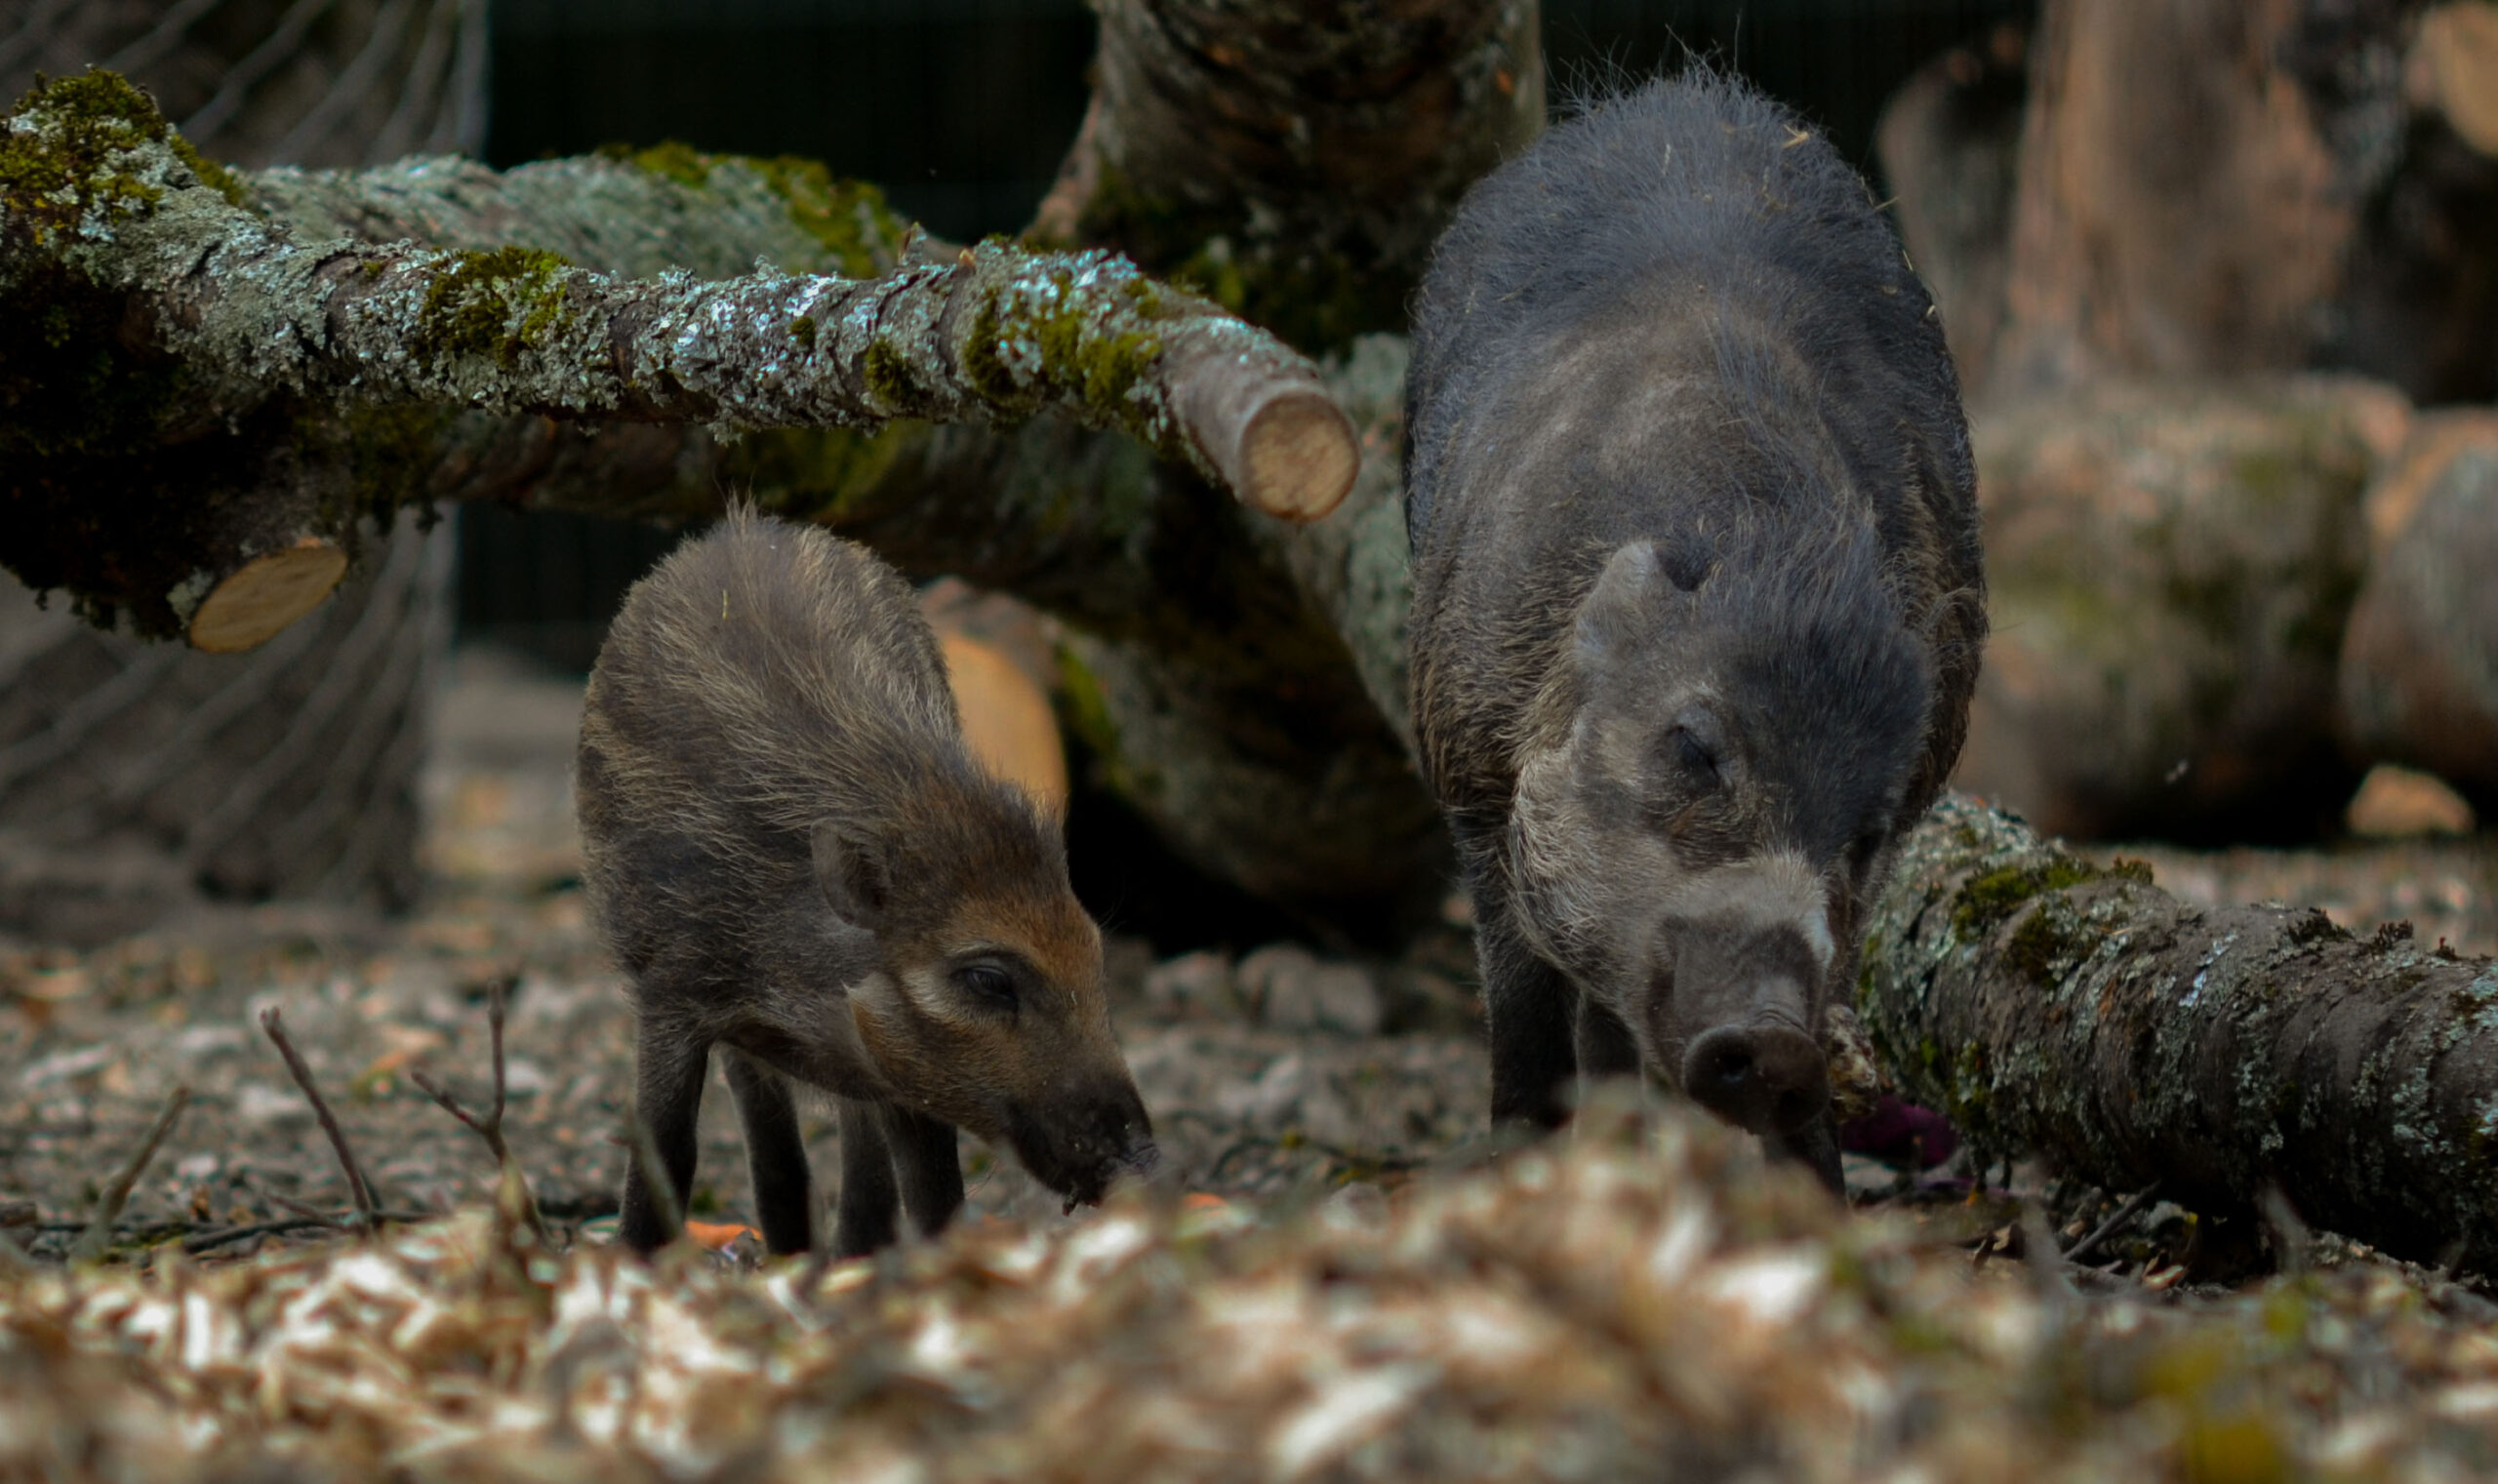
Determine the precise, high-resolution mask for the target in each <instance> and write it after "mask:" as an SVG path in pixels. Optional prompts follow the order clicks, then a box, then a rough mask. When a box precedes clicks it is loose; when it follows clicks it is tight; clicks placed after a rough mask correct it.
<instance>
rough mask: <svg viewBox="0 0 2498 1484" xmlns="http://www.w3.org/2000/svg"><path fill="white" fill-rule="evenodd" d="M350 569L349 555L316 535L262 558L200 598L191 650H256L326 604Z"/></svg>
mask: <svg viewBox="0 0 2498 1484" xmlns="http://www.w3.org/2000/svg"><path fill="white" fill-rule="evenodd" d="M346 572H347V554H346V553H345V552H344V551H342V550H340V549H339V548H338V547H337V546H335V545H332V544H331V543H330V542H328V541H323V540H321V539H320V538H319V537H315V536H307V537H305V538H303V539H302V541H297V542H296V543H295V544H294V545H292V546H287V547H284V548H282V549H279V550H276V551H269V552H264V553H262V555H260V556H256V557H254V558H252V559H251V560H250V561H248V562H245V563H244V564H243V565H242V566H240V567H238V568H236V569H235V570H234V571H232V572H230V573H228V574H227V575H226V577H225V579H224V581H222V582H219V583H218V584H217V585H216V586H215V587H213V588H211V589H209V593H208V596H206V597H204V598H202V599H200V604H199V607H198V609H196V610H195V611H194V612H193V613H192V614H191V622H190V628H189V638H190V643H191V648H193V649H198V650H206V651H207V652H208V653H210V654H212V655H231V654H238V653H240V652H242V651H244V650H247V649H256V648H258V647H259V646H260V645H262V644H263V643H265V642H267V640H268V639H270V638H271V637H272V636H274V635H275V634H276V633H277V632H278V631H279V630H280V629H283V628H285V627H286V626H287V625H288V624H290V623H292V622H295V621H296V620H298V619H300V618H302V617H303V616H304V615H305V614H307V613H310V612H311V611H312V610H313V609H315V608H318V607H320V606H321V600H322V599H324V598H326V597H328V596H329V595H330V593H331V590H332V589H334V588H336V587H337V586H338V585H339V580H340V579H341V578H343V577H345V576H346Z"/></svg>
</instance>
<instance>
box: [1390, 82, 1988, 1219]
mask: <svg viewBox="0 0 2498 1484" xmlns="http://www.w3.org/2000/svg"><path fill="white" fill-rule="evenodd" d="M1414 345H1415V349H1414V360H1413V366H1412V370H1411V374H1410V376H1409V378H1408V380H1407V383H1406V397H1407V408H1406V426H1407V428H1408V429H1409V436H1410V438H1411V440H1412V447H1411V450H1410V458H1409V460H1408V461H1407V469H1406V532H1407V536H1408V538H1409V539H1410V541H1411V543H1412V548H1413V555H1414V608H1413V616H1412V622H1411V624H1410V626H1409V633H1410V635H1411V645H1412V654H1411V658H1412V676H1413V681H1412V683H1413V714H1414V725H1415V730H1416V732H1417V734H1418V738H1419V741H1420V743H1421V750H1422V755H1423V761H1424V769H1425V772H1426V773H1427V775H1428V776H1429V778H1430V782H1431V784H1432V786H1433V788H1434V790H1435V791H1436V792H1437V794H1438V796H1439V799H1440V803H1441V807H1442V809H1443V810H1444V812H1445V813H1446V816H1447V819H1448V822H1449V825H1450V827H1451V830H1452V832H1453V833H1454V834H1455V836H1456V839H1457V843H1458V848H1459V854H1460V858H1461V861H1462V862H1463V864H1464V867H1465V870H1466V875H1467V884H1468V887H1469V890H1470V891H1471V894H1472V896H1473V900H1474V909H1475V933H1476V945H1477V950H1478V952H1479V954H1480V956H1481V961H1482V972H1483V982H1484V996H1485V1010H1486V1014H1487V1018H1488V1020H1489V1023H1490V1030H1491V1049H1492V1112H1493V1115H1494V1117H1495V1118H1496V1119H1498V1120H1504V1121H1518V1122H1524V1123H1529V1124H1537V1125H1545V1126H1550V1125H1552V1124H1555V1123H1558V1122H1560V1121H1561V1120H1562V1119H1563V1118H1564V1117H1565V1116H1566V1112H1567V1108H1568V1105H1569V1104H1568V1094H1569V1091H1570V1083H1571V1080H1572V1076H1573V1073H1574V1072H1578V1073H1585V1074H1589V1075H1602V1074H1606V1073H1629V1072H1633V1071H1636V1070H1638V1069H1640V1068H1642V1067H1644V1068H1646V1069H1647V1070H1648V1071H1650V1072H1651V1073H1653V1074H1654V1075H1656V1076H1657V1077H1659V1078H1661V1079H1662V1080H1664V1081H1667V1082H1669V1083H1672V1084H1673V1085H1674V1086H1677V1087H1679V1088H1681V1089H1682V1090H1683V1091H1684V1092H1685V1093H1687V1094H1689V1095H1690V1096H1691V1097H1692V1098H1694V1099H1696V1100H1698V1101H1699V1102H1700V1103H1703V1104H1705V1105H1707V1106H1709V1107H1710V1108H1712V1109H1714V1110H1715V1111H1717V1112H1718V1113H1720V1114H1722V1115H1724V1116H1725V1117H1727V1118H1729V1119H1732V1120H1733V1121H1735V1122H1737V1123H1740V1124H1742V1125H1743V1126H1744V1127H1746V1128H1749V1129H1752V1130H1753V1131H1755V1132H1757V1133H1758V1134H1760V1135H1761V1136H1762V1138H1763V1140H1764V1142H1765V1143H1767V1144H1769V1145H1770V1147H1771V1148H1772V1149H1773V1151H1775V1152H1780V1153H1784V1154H1788V1155H1792V1156H1793V1157H1797V1158H1800V1159H1803V1160H1805V1161H1806V1162H1808V1163H1809V1164H1810V1165H1811V1166H1812V1167H1813V1169H1814V1170H1815V1171H1816V1172H1817V1173H1819V1174H1820V1175H1821V1177H1822V1179H1823V1180H1824V1181H1825V1182H1827V1183H1831V1184H1833V1185H1836V1184H1837V1183H1838V1179H1839V1164H1838V1144H1837V1134H1836V1128H1835V1124H1834V1122H1833V1116H1832V1111H1831V1098H1830V1088H1829V1071H1828V1066H1827V1063H1826V1058H1825V1056H1824V1053H1823V1050H1822V1047H1823V1041H1824V1034H1825V1023H1824V1014H1825V1011H1826V1008H1827V1006H1828V1005H1829V1003H1830V1001H1831V999H1832V997H1833V995H1845V994H1847V993H1849V992H1851V991H1852V989H1853V987H1854V985H1855V983H1856V971H1857V962H1858V956H1859V953H1860V951H1861V948H1862V942H1863V937H1864V932H1865V924H1866V921H1867V918H1868V915H1869V912H1870V909H1871V907H1872V905H1873V899H1874V897H1875V895H1876V894H1877V893H1878V892H1879V890H1880V888H1881V885H1882V880H1883V876H1884V873H1885V872H1886V870H1887V869H1888V865H1889V862H1890V860H1891V858H1892V854H1893V847H1894V843H1895V842H1896V841H1897V840H1898V838H1899V837H1900V836H1901V835H1902V834H1903V833H1905V832H1906V831H1907V830H1908V828H1909V827H1910V826H1911V825H1912V824H1914V822H1915V821H1916V819H1917V817H1918V816H1919V815H1920V814H1922V813H1923V812H1924V810H1925V808H1926V806H1927V805H1928V804H1930V803H1931V802H1933V799H1934V796H1935V793H1936V792H1937V790H1939V789H1940V788H1941V787H1942V786H1943V782H1944V780H1945V779H1946V778H1948V777H1949V776H1950V774H1951V771H1952V765H1953V762H1954V759H1955V758H1956V757H1957V756H1958V754H1959V750H1960V742H1961V738H1962V736H1963V734H1964V733H1965V732H1966V730H1967V725H1968V703H1969V693H1970V689H1971V687H1972V686H1973V685H1974V684H1975V682H1976V678H1977V666H1978V652H1979V648H1980V645H1981V641H1982V640H1983V638H1984V635H1985V629H1986V612H1985V606H1984V593H1983V582H1982V579H1981V576H1980V565H1979V550H1978V520H1977V504H1976V500H1975V496H1974V485H1975V476H1974V473H1973V470H1972V467H1971V461H1970V456H1969V442H1968V431H1967V427H1966V424H1965V422H1964V421H1963V420H1962V417H1961V412H1960V400H1959V391H1958V385H1957V382H1956V381H1955V379H1954V375H1953V369H1952V362H1951V358H1950V356H1949V354H1948V353H1947V352H1946V350H1945V349H1944V343H1943V331H1942V326H1941V325H1940V324H1939V323H1937V321H1936V320H1935V317H1934V313H1933V309H1932V306H1931V301H1929V300H1928V298H1927V296H1926V292H1925V289H1924V286H1923V285H1921V284H1919V283H1918V282H1917V279H1916V275H1915V274H1914V272H1913V271H1911V269H1910V267H1909V264H1908V261H1907V259H1906V258H1905V256H1904V255H1903V254H1902V253H1901V251H1900V245H1899V242H1898V240H1897V239H1896V238H1895V237H1894V236H1893V235H1892V234H1891V229H1890V227H1889V225H1888V224H1887V223H1885V222H1884V221H1883V220H1882V216H1881V213H1880V212H1879V211H1878V210H1877V209H1876V207H1875V205H1874V203H1873V197H1872V195H1871V193H1869V192H1868V191H1867V189H1866V187H1865V182H1864V181H1863V180H1859V179H1858V178H1857V176H1856V174H1855V173H1854V172H1853V171H1851V170H1850V169H1849V168H1848V167H1847V165H1846V164H1845V163H1844V162H1843V161H1841V160H1840V158H1839V157H1838V154H1837V152H1836V151H1834V150H1833V149H1832V148H1831V147H1830V145H1829V144H1828V143H1827V142H1825V141H1824V140H1822V139H1821V138H1820V137H1819V136H1818V135H1816V134H1815V133H1814V132H1813V131H1812V130H1811V129H1810V128H1809V127H1808V126H1806V125H1805V124H1804V123H1803V122H1802V121H1800V120H1798V119H1797V118H1795V117H1794V116H1793V114H1791V113H1789V112H1788V111H1787V110H1785V109H1784V108H1781V107H1780V106H1778V105H1777V104H1775V103H1773V102H1770V101H1769V100H1766V99H1763V98H1761V97H1760V96H1759V95H1757V94H1755V93H1753V92H1752V91H1751V90H1750V89H1748V88H1746V87H1744V86H1743V85H1742V84H1740V83H1736V82H1733V81H1730V80H1726V79H1721V78H1718V77H1714V76H1712V75H1710V74H1709V73H1707V72H1706V70H1705V69H1695V70H1694V71H1693V72H1692V73H1691V74H1689V75H1687V76H1686V77H1684V78H1682V79H1680V80H1677V81H1671V82H1660V83H1656V84H1652V85H1650V86H1648V87H1645V88H1642V89H1640V90H1638V91H1636V92H1633V93H1631V94H1628V95H1626V96H1623V97H1620V98H1614V99H1609V100H1602V101H1599V102H1597V103H1595V104H1594V105H1592V106H1591V107H1589V108H1588V109H1587V110H1586V111H1585V112H1584V113H1582V114H1581V115H1580V116H1579V117H1577V118H1574V119H1571V120H1569V121H1567V122H1565V123H1562V124H1560V125H1558V126H1556V127H1554V128H1553V129H1552V130H1551V132H1549V133H1548V134H1546V135H1545V136H1544V138H1543V139H1542V140H1540V141H1539V142H1537V143H1536V144H1535V145H1534V146H1533V147H1531V148H1530V149H1528V150H1527V151H1526V152H1525V153H1524V154H1523V155H1521V156H1520V157H1518V158H1517V159H1515V160H1512V161H1511V162H1510V163H1509V164H1507V165H1505V166H1503V167H1502V168H1501V169H1499V170H1498V171H1495V172H1494V173H1493V174H1492V175H1491V176H1489V177H1487V178H1486V179H1485V180H1483V181H1482V182H1481V183H1480V184H1478V185H1477V186H1476V187H1475V188H1474V190H1473V191H1472V192H1471V194H1470V195H1469V196H1468V198H1467V200H1466V202H1465V204H1464V205H1463V206H1462V207H1461V208H1460V209H1459V212H1458V214H1457V217H1456V220H1455V221H1453V222H1452V224H1451V225H1450V227H1449V229H1448V232H1447V234H1446V235H1445V236H1444V237H1443V238H1442V239H1441V241H1440V244H1439V246H1438V248H1437V249H1436V251H1435V253H1434V255H1433V261H1432V263H1431V266H1430V272H1429V274H1428V276H1427V278H1426V281H1425V284H1424V288H1423V293H1422V298H1421V301H1420V305H1419V308H1418V310H1417V315H1416V326H1415V337H1414Z"/></svg>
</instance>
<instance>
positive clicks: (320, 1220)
mask: <svg viewBox="0 0 2498 1484" xmlns="http://www.w3.org/2000/svg"><path fill="white" fill-rule="evenodd" d="M338 1226H339V1223H337V1222H336V1221H334V1220H332V1219H331V1218H329V1217H326V1216H291V1217H287V1218H285V1219H283V1220H281V1221H274V1222H248V1223H244V1224H243V1225H240V1226H221V1227H219V1228H217V1229H216V1230H214V1231H203V1232H201V1233H200V1234H199V1235H197V1236H192V1237H185V1238H183V1239H182V1251H183V1252H185V1253H187V1254H189V1255H190V1256H192V1257H197V1256H199V1255H200V1254H201V1253H203V1252H215V1251H216V1250H217V1249H218V1248H220V1247H230V1246H232V1245H233V1244H234V1243H236V1242H244V1241H249V1240H251V1239H252V1238H253V1237H258V1236H281V1235H284V1234H285V1233H287V1232H290V1231H313V1230H331V1231H335V1230H337V1229H338Z"/></svg>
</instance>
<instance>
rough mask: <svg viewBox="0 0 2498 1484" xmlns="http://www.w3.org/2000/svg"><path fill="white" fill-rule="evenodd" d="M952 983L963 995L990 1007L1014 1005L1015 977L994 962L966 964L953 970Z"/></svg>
mask: <svg viewBox="0 0 2498 1484" xmlns="http://www.w3.org/2000/svg"><path fill="white" fill-rule="evenodd" d="M954 983H955V986H956V987H958V988H960V989H961V990H962V991H963V993H964V994H965V995H968V996H969V997H971V998H972V999H975V1000H978V1001H980V1002H982V1003H983V1004H986V1005H987V1006H989V1007H990V1008H992V1009H996V1010H1012V1009H1014V1008H1015V1006H1016V1001H1017V995H1016V992H1015V977H1014V976H1013V975H1011V974H1008V973H1007V972H1006V971H1005V970H1003V969H1001V968H999V967H997V966H996V965H995V964H966V965H964V966H963V967H962V968H959V969H957V970H955V971H954Z"/></svg>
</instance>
